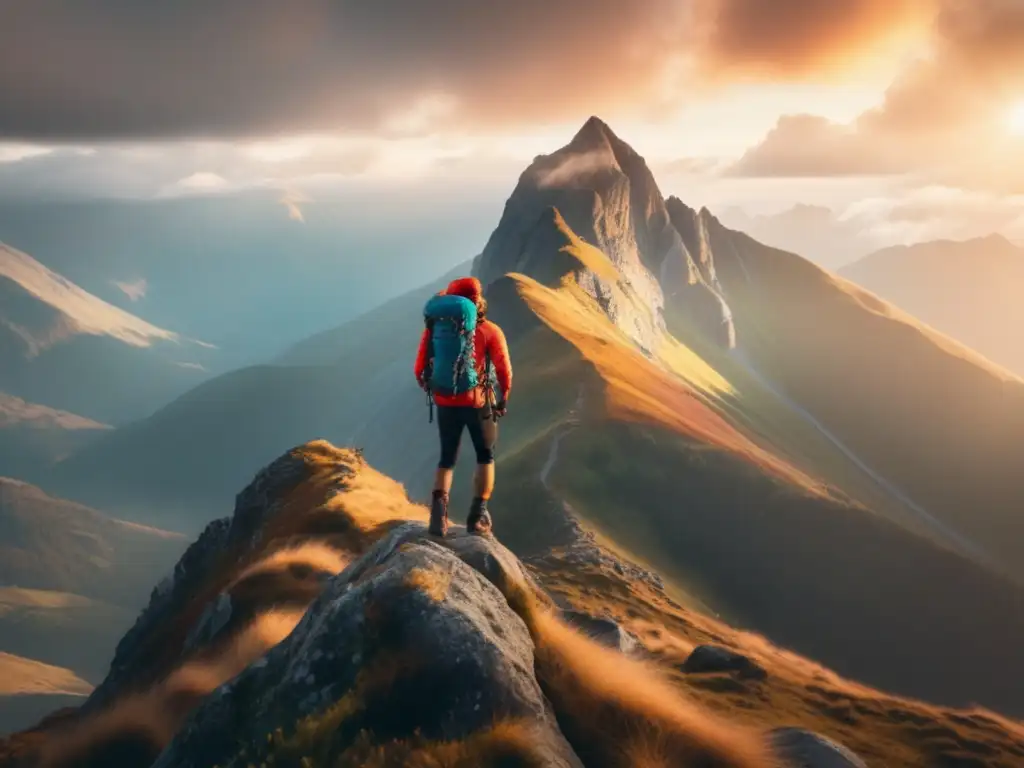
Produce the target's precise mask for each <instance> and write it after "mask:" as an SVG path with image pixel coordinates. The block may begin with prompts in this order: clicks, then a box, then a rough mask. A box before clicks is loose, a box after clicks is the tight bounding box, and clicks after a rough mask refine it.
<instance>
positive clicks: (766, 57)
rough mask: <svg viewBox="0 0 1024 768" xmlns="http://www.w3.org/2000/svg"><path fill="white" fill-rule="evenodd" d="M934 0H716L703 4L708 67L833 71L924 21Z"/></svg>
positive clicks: (781, 72)
mask: <svg viewBox="0 0 1024 768" xmlns="http://www.w3.org/2000/svg"><path fill="white" fill-rule="evenodd" d="M930 5H931V3H930V2H929V1H928V0H771V1H770V2H766V1H765V0H715V1H714V2H705V3H703V4H699V7H700V8H701V11H702V13H701V15H700V18H702V19H703V21H704V24H706V25H707V29H708V31H707V34H706V37H705V40H704V46H705V50H704V59H705V66H706V67H708V68H710V69H712V70H719V71H724V72H727V73H732V74H745V75H748V76H749V75H757V76H761V77H785V76H794V75H795V76H802V75H805V74H807V73H808V72H815V73H818V72H822V71H832V70H835V69H837V68H841V67H844V66H846V65H848V64H850V62H851V60H852V59H856V58H864V57H867V56H872V55H877V46H878V44H879V43H880V41H884V40H885V39H886V38H890V37H893V36H895V35H898V34H899V33H900V32H901V31H902V30H904V29H906V28H908V27H912V26H915V25H917V24H920V22H921V20H922V19H923V18H926V17H927V14H928V11H929V8H930Z"/></svg>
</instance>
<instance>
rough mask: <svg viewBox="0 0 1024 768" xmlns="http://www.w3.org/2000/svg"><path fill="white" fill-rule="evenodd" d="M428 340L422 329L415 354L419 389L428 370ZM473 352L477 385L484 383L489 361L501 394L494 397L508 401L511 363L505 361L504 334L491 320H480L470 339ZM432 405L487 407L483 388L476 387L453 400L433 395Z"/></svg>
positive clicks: (455, 396)
mask: <svg viewBox="0 0 1024 768" xmlns="http://www.w3.org/2000/svg"><path fill="white" fill-rule="evenodd" d="M429 340H430V331H428V330H427V329H426V328H424V329H423V335H422V336H421V337H420V349H419V352H417V354H416V381H418V382H419V383H420V386H421V387H423V386H425V384H424V381H423V376H424V374H425V372H426V369H427V363H428V362H429V361H428V360H427V342H428V341H429ZM473 341H474V345H475V352H476V355H475V357H476V371H477V376H478V377H479V378H480V381H484V376H485V372H486V366H487V358H488V357H490V359H491V362H492V363H493V364H494V371H495V373H496V374H497V376H498V387H499V388H500V390H501V392H498V393H495V396H496V397H498V398H499V399H500V398H501V393H502V392H503V393H504V395H505V399H506V400H507V399H508V395H509V392H510V391H511V389H512V363H511V362H510V361H509V357H508V344H507V343H506V341H505V334H504V333H503V332H502V330H501V328H499V327H498V326H497V325H495V324H494V323H492V322H491V321H490V320H483V321H481V322H479V323H477V326H476V335H475V336H474V338H473ZM434 401H435V402H436V403H437V404H438V405H448V406H451V405H462V406H471V407H473V408H482V407H484V405H486V404H487V400H486V395H485V393H484V388H483V387H477V388H476V389H473V390H470V391H469V392H461V393H459V394H457V395H453V396H445V395H441V394H436V395H434Z"/></svg>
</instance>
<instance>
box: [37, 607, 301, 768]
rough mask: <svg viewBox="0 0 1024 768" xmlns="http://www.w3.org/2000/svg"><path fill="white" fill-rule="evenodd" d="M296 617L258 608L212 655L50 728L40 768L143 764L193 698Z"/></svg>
mask: <svg viewBox="0 0 1024 768" xmlns="http://www.w3.org/2000/svg"><path fill="white" fill-rule="evenodd" d="M301 618H302V611H269V612H267V613H264V614H262V615H260V616H258V617H257V618H256V619H255V620H254V621H253V622H252V623H250V624H249V625H248V626H246V627H245V628H244V629H243V630H241V631H240V632H239V633H238V634H237V635H236V636H235V637H234V638H232V640H231V642H230V643H228V644H227V645H226V646H225V647H224V648H223V649H222V650H221V651H220V652H219V653H218V654H217V655H216V656H214V657H211V658H208V659H202V660H194V661H189V662H186V663H185V664H183V665H182V666H181V667H179V668H178V669H177V670H175V671H174V672H173V673H171V675H169V676H168V677H167V678H166V679H165V680H163V681H162V682H160V683H158V684H157V685H155V686H153V687H152V688H150V689H149V690H148V691H146V692H144V693H141V694H137V695H133V696H129V697H127V698H124V699H121V700H119V701H117V702H116V703H114V704H113V705H112V706H111V707H109V708H108V709H106V710H104V711H103V712H100V713H98V714H96V715H94V716H92V717H89V718H85V719H83V720H79V721H77V722H75V723H74V724H72V725H70V726H68V727H67V728H66V729H63V730H60V731H54V733H53V737H52V738H51V739H50V740H49V741H48V742H47V743H46V745H45V746H44V747H43V749H42V753H41V755H40V768H101V766H103V767H105V766H114V765H116V766H125V768H130V767H132V766H146V765H149V764H150V763H152V762H153V761H154V760H155V759H156V758H157V756H158V755H159V754H160V752H161V750H163V748H164V747H165V746H166V745H167V744H168V743H169V742H170V740H171V739H172V738H173V737H174V734H175V733H176V732H177V731H178V728H180V727H181V724H182V722H183V721H184V720H185V718H186V717H187V716H188V714H189V713H190V712H191V711H192V709H193V708H194V707H195V706H196V705H197V704H199V702H201V701H202V700H203V699H204V698H205V697H206V696H207V695H209V693H210V692H211V691H213V690H214V689H215V688H217V687H218V686H220V685H221V684H223V683H225V682H227V681H228V680H230V679H231V678H233V677H235V676H236V675H238V674H239V673H240V672H241V671H242V670H243V669H245V668H246V667H247V666H248V665H249V664H251V663H252V662H253V661H255V660H256V659H258V658H259V657H261V656H262V655H263V654H265V653H266V652H267V651H268V650H270V649H271V648H273V647H274V646H275V645H277V644H278V643H279V642H281V640H283V639H284V638H285V637H287V636H288V634H289V633H290V632H291V631H292V630H293V629H294V628H295V625H296V624H298V622H299V619H301Z"/></svg>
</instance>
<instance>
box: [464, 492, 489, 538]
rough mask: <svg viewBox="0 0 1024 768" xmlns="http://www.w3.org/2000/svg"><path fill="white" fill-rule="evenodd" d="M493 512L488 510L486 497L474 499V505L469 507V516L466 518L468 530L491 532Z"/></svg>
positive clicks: (472, 531)
mask: <svg viewBox="0 0 1024 768" xmlns="http://www.w3.org/2000/svg"><path fill="white" fill-rule="evenodd" d="M491 528H492V522H491V513H490V512H488V511H487V501H486V499H473V505H472V506H471V507H470V508H469V517H467V518H466V530H467V531H469V532H470V533H478V534H481V535H484V534H488V533H490V532H491Z"/></svg>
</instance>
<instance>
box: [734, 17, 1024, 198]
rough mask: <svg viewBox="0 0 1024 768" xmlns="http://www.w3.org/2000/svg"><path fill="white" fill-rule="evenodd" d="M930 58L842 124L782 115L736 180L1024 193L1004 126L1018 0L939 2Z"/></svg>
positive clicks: (1018, 40) (1016, 65)
mask: <svg viewBox="0 0 1024 768" xmlns="http://www.w3.org/2000/svg"><path fill="white" fill-rule="evenodd" d="M932 30H933V40H932V47H931V51H930V52H929V55H927V56H925V57H922V58H920V59H918V60H916V61H914V62H913V63H912V64H911V65H910V66H908V67H907V68H906V70H905V71H904V72H903V73H902V74H901V75H900V76H899V77H898V78H897V79H896V80H895V82H893V84H892V85H891V86H890V87H889V88H888V90H887V91H886V93H885V97H884V99H883V101H882V103H881V104H880V105H879V106H878V107H876V108H874V109H870V110H867V111H866V112H864V113H862V114H861V115H860V116H859V117H857V119H856V120H854V121H853V122H851V123H849V124H846V125H842V124H837V123H832V122H829V121H827V120H824V119H823V118H820V117H816V116H814V115H786V116H783V117H781V118H780V119H779V121H778V123H777V124H776V126H775V127H774V128H773V129H772V130H771V131H770V132H769V133H768V134H767V135H766V136H765V137H764V139H763V140H762V141H761V142H760V143H759V144H757V145H756V146H754V147H753V148H751V149H750V150H749V151H748V152H747V153H746V154H745V155H744V156H743V157H742V158H740V160H739V161H738V162H737V163H736V164H735V165H734V166H733V167H732V168H731V169H730V173H732V174H734V175H740V176H761V177H764V176H791V177H792V176H797V177H801V176H843V175H871V174H909V173H917V174H922V175H924V176H926V177H927V178H929V179H930V180H931V181H933V182H934V183H938V184H943V185H961V186H965V187H969V188H978V189H989V190H995V191H1002V192H1005V193H1014V194H1015V193H1018V192H1024V160H1022V156H1024V151H1022V150H1024V142H1022V139H1021V137H1019V136H1012V135H1011V133H1010V131H1009V130H1008V128H1007V121H1008V115H1009V114H1010V112H1011V110H1012V109H1014V107H1015V105H1017V104H1020V103H1021V101H1022V100H1024V3H1021V2H1019V0H943V1H942V2H940V3H938V9H937V13H936V15H935V17H934V22H933V27H932Z"/></svg>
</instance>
